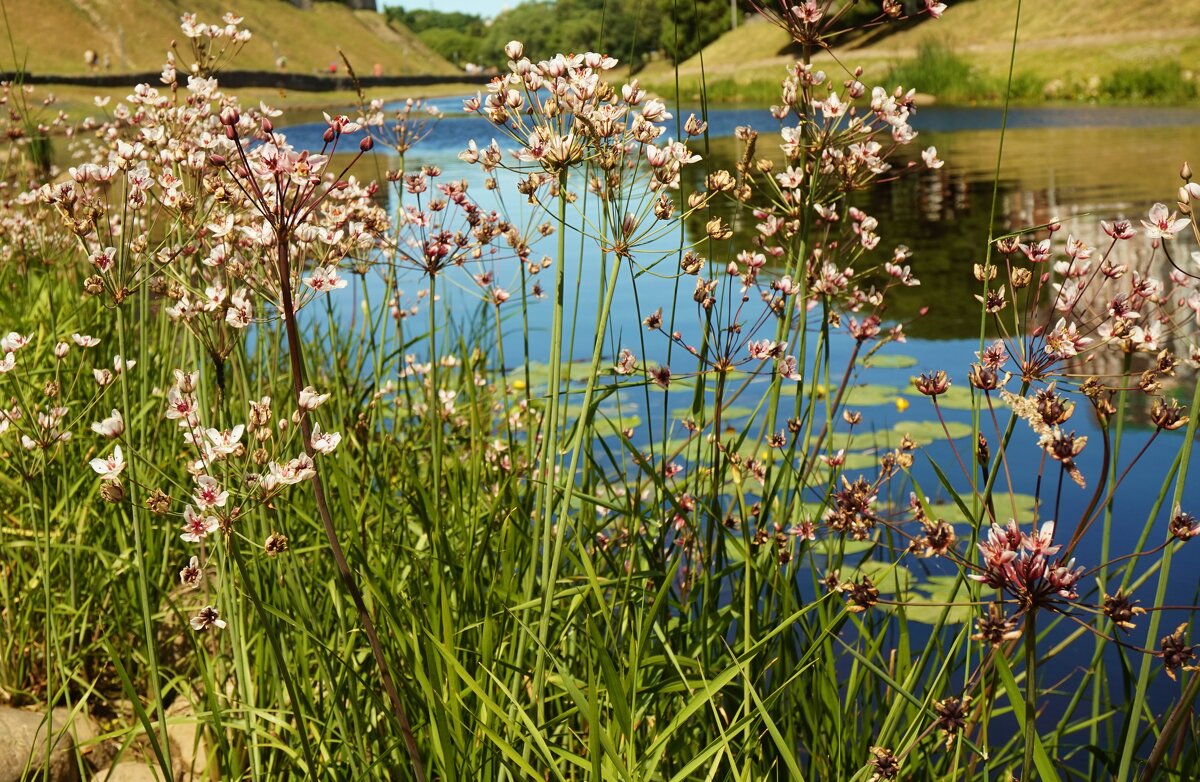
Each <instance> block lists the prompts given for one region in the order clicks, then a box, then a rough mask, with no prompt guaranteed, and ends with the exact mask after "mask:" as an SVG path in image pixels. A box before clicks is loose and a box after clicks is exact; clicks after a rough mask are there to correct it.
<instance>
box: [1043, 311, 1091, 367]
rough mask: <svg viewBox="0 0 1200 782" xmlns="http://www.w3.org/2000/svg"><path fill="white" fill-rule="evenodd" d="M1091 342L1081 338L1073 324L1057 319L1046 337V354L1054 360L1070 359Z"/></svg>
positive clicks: (1063, 319)
mask: <svg viewBox="0 0 1200 782" xmlns="http://www.w3.org/2000/svg"><path fill="white" fill-rule="evenodd" d="M1091 341H1092V340H1091V339H1089V338H1088V337H1084V336H1081V335H1080V334H1079V331H1078V329H1077V328H1076V327H1075V324H1074V323H1067V322H1066V319H1065V318H1059V319H1058V323H1056V324H1055V325H1054V328H1053V329H1052V330H1051V331H1050V333H1049V334H1047V335H1046V354H1047V355H1049V356H1053V357H1054V358H1071V357H1073V356H1077V355H1079V351H1081V350H1083V349H1084V348H1085V347H1087V345H1088V343H1090V342H1091Z"/></svg>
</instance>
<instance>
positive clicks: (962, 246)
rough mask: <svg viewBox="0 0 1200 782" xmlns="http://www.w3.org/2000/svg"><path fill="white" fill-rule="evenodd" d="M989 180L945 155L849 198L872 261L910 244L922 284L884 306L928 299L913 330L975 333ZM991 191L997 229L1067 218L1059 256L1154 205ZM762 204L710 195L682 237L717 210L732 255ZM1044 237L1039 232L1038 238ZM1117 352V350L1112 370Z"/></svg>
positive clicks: (695, 237) (1160, 266)
mask: <svg viewBox="0 0 1200 782" xmlns="http://www.w3.org/2000/svg"><path fill="white" fill-rule="evenodd" d="M961 135H967V134H961ZM939 140H940V139H939ZM773 148H774V145H773V143H772V141H771V140H770V139H768V138H767V137H765V136H764V137H762V138H760V139H759V143H758V150H759V154H760V156H764V155H765V156H772V155H771V152H772V150H773ZM740 152H741V145H740V143H739V142H737V141H735V140H734V139H732V138H719V139H712V140H710V147H709V150H708V153H707V160H708V166H707V167H704V166H693V167H691V168H690V169H689V170H688V172H687V175H688V176H689V177H690V179H691V181H689V182H686V183H685V190H684V192H691V191H692V190H698V189H703V185H704V182H703V178H704V175H705V171H704V170H703V169H705V168H707V169H708V170H717V169H726V170H729V171H732V170H733V169H734V166H735V164H736V162H737V159H738V157H739V155H740ZM780 163H782V158H781V157H777V159H776V165H777V166H778V165H779V164H780ZM903 163H904V161H903V160H902V159H899V160H897V161H896V164H897V167H899V166H900V165H903ZM992 189H993V183H992V178H991V176H990V175H986V176H985V175H984V174H983V172H982V171H963V170H960V169H956V168H954V166H953V160H952V159H951V161H950V162H948V163H947V165H946V166H944V167H943V168H941V169H938V170H927V169H922V170H921V171H919V172H914V173H910V174H906V175H903V176H900V177H899V178H897V179H895V180H893V181H890V182H884V183H881V184H879V185H877V186H876V187H875V188H874V189H872V190H870V191H868V192H865V193H861V194H859V197H858V198H857V199H856V200H855V202H854V205H855V206H857V207H859V208H860V209H863V210H865V211H866V212H867V213H869V214H871V215H872V216H874V217H875V218H877V219H878V220H879V233H880V235H881V236H882V237H883V239H882V241H881V242H880V244H879V247H878V248H877V249H876V250H875V252H874V254H873V256H872V257H871V261H872V264H873V263H875V262H877V263H880V264H882V262H883V261H884V260H887V259H888V258H889V257H890V254H891V250H892V248H894V247H895V246H896V245H899V244H903V245H906V246H908V248H909V249H910V250H911V251H912V260H911V264H912V267H913V272H914V274H915V275H916V276H917V277H918V278H919V279H920V280H921V285H920V286H919V287H916V288H903V287H901V288H896V289H893V290H892V292H891V293H890V294H889V297H888V311H887V313H886V317H888V318H891V319H894V320H897V321H906V320H908V319H911V318H914V317H916V315H917V314H918V311H919V310H920V309H921V308H922V307H929V311H928V313H927V314H926V315H925V316H924V317H923V318H918V319H917V320H915V321H914V322H912V324H911V325H910V326H907V327H906V331H908V333H910V334H911V335H912V336H914V337H919V338H923V339H932V340H937V339H960V338H971V337H975V336H978V334H979V322H980V321H979V302H978V301H977V300H976V299H975V295H976V294H977V293H979V290H980V285H979V283H978V282H977V281H976V280H975V278H974V276H973V273H972V267H973V265H974V264H976V263H982V262H983V260H984V258H985V255H986V250H987V238H988V233H989V232H988V221H989V212H990V208H991V203H992ZM1115 195H1116V194H1115V193H1114V196H1115ZM1169 195H1170V193H1168V196H1169ZM997 196H998V201H997V209H996V213H997V214H996V231H995V232H996V234H997V235H1001V234H1003V233H1006V232H1011V231H1018V230H1021V229H1022V228H1026V227H1029V226H1037V225H1043V224H1045V223H1047V222H1049V221H1050V220H1051V219H1052V218H1057V219H1059V220H1060V221H1061V222H1062V223H1063V231H1062V232H1061V233H1060V234H1057V235H1056V237H1055V239H1056V252H1055V258H1059V257H1062V252H1061V251H1060V250H1059V248H1058V247H1057V245H1060V244H1061V243H1062V242H1063V241H1065V239H1066V234H1067V233H1073V234H1074V235H1075V236H1076V237H1078V238H1079V239H1082V240H1083V241H1084V242H1086V243H1087V244H1089V245H1091V246H1092V247H1093V248H1095V251H1096V255H1095V257H1097V258H1098V257H1099V256H1100V255H1101V254H1102V253H1103V250H1104V249H1105V248H1107V247H1108V244H1109V241H1110V240H1109V238H1108V237H1107V236H1105V235H1104V233H1103V232H1102V231H1101V229H1100V220H1112V219H1115V218H1117V217H1124V218H1134V224H1135V225H1137V220H1136V218H1137V217H1140V216H1142V215H1144V214H1145V211H1146V209H1147V208H1148V207H1149V205H1150V204H1149V203H1133V202H1129V201H1122V200H1117V199H1116V198H1104V197H1102V196H1101V197H1097V196H1096V195H1095V194H1094V193H1091V194H1089V193H1088V192H1087V191H1086V190H1073V189H1071V188H1069V187H1057V186H1047V187H1036V188H1028V187H1021V184H1020V183H1019V182H1018V181H1016V180H1014V179H1012V178H1002V179H1001V180H1000V184H999V188H998V192H997ZM677 197H678V196H677ZM766 203H767V202H766V200H765V197H764V196H760V195H758V194H757V193H756V194H755V196H754V197H752V198H751V201H750V203H749V204H747V205H740V204H737V203H735V202H733V201H732V200H729V199H725V200H717V201H714V202H713V206H712V213H711V214H709V213H707V212H704V211H698V212H695V213H693V214H692V215H691V216H690V217H689V218H688V219H687V221H686V232H687V239H688V241H689V242H701V247H702V248H703V247H705V246H706V245H705V244H703V242H704V240H705V223H706V222H707V221H708V219H710V217H711V216H713V215H719V216H721V217H722V218H724V219H725V220H726V221H727V222H728V223H729V225H730V226H731V227H732V228H733V229H734V236H733V238H732V239H731V240H729V242H728V243H726V244H725V245H724V246H718V247H719V250H720V251H719V252H716V251H714V253H713V255H714V257H712V258H710V260H712V261H713V262H715V263H718V264H719V265H720V266H721V267H723V266H724V265H725V263H726V262H727V261H728V260H729V258H731V257H733V256H734V255H736V254H737V252H739V251H741V250H743V249H746V248H748V247H750V246H751V243H752V241H753V240H754V238H755V236H757V231H756V229H755V224H756V221H755V219H754V216H753V214H752V210H753V208H754V207H756V206H762V205H765V204H766ZM677 206H678V204H677ZM1042 237H1044V234H1042V235H1041V236H1040V237H1039V238H1042ZM1172 249H1173V250H1174V252H1175V253H1176V256H1177V257H1176V260H1177V262H1184V261H1186V260H1187V259H1188V257H1189V252H1188V251H1189V250H1190V249H1191V248H1190V245H1187V246H1184V245H1183V244H1181V245H1180V246H1179V247H1176V248H1172ZM1147 252H1148V247H1147V242H1145V241H1144V240H1143V239H1142V237H1141V236H1140V235H1139V236H1138V237H1136V238H1135V239H1134V240H1131V241H1127V242H1122V243H1120V244H1118V246H1117V248H1116V249H1115V250H1114V252H1113V256H1112V260H1113V261H1114V262H1115V263H1123V264H1127V265H1128V266H1129V267H1130V268H1131V269H1132V268H1139V264H1140V263H1143V262H1144V259H1145V257H1146V253H1147ZM1160 259H1161V256H1160ZM997 260H999V259H998V258H997ZM868 265H869V264H868V263H865V262H864V263H860V264H858V267H859V268H860V269H865V268H866V267H867V266H868ZM1169 270H1170V269H1169V266H1168V265H1167V263H1166V261H1165V259H1161V263H1156V266H1155V268H1154V269H1153V270H1152V273H1153V274H1154V275H1155V276H1157V277H1158V278H1159V279H1160V280H1163V281H1164V282H1166V283H1167V284H1168V285H1169V284H1170V283H1169V281H1168V280H1167V273H1168V272H1169ZM1048 297H1049V294H1047V299H1046V301H1044V302H1043V304H1044V307H1045V309H1046V312H1045V313H1044V317H1049V315H1050V312H1049V306H1050V304H1051V302H1050V301H1049V298H1048ZM1175 347H1179V348H1182V346H1175ZM1097 360H1099V359H1097ZM1119 360H1120V359H1119V357H1117V361H1118V365H1117V366H1116V369H1117V370H1118V371H1119Z"/></svg>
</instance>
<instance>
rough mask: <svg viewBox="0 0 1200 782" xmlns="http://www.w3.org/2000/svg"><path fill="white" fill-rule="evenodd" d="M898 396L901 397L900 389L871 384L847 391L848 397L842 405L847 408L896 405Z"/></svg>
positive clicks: (846, 396)
mask: <svg viewBox="0 0 1200 782" xmlns="http://www.w3.org/2000/svg"><path fill="white" fill-rule="evenodd" d="M905 393H907V392H905ZM898 396H900V389H899V388H897V387H895V386H884V385H870V384H868V385H861V386H851V387H850V388H847V389H846V395H845V396H844V397H843V398H842V405H843V406H846V407H876V406H878V405H890V404H894V403H895V401H896V397H898Z"/></svg>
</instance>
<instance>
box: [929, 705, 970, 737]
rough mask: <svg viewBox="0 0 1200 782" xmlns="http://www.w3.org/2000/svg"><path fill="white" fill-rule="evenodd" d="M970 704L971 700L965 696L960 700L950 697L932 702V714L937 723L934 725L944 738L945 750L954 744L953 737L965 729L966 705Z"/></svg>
mask: <svg viewBox="0 0 1200 782" xmlns="http://www.w3.org/2000/svg"><path fill="white" fill-rule="evenodd" d="M970 702H971V699H970V697H967V696H964V697H963V698H962V700H959V699H958V698H954V697H950V698H943V699H942V700H940V701H934V702H933V713H934V714H936V715H937V721H936V722H935V723H934V724H935V725H936V726H937V729H938V730H939V731H940V732H941V734H942V735H943V736H945V737H946V749H949V748H950V745H951V744H953V743H954V737H955V736H956V735H958V733H959V732H961V731H962V729H963V728H964V727H966V724H967V705H968V704H970Z"/></svg>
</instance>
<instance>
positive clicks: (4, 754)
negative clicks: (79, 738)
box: [0, 707, 79, 782]
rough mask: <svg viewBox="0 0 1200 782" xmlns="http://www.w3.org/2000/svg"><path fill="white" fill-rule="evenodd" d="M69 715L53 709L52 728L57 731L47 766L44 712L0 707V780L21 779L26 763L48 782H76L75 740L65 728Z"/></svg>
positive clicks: (16, 780)
mask: <svg viewBox="0 0 1200 782" xmlns="http://www.w3.org/2000/svg"><path fill="white" fill-rule="evenodd" d="M68 716H69V714H68V712H67V711H66V710H65V709H62V710H59V709H55V714H54V724H53V732H54V733H55V734H58V735H57V738H56V741H55V743H54V747H53V749H52V751H51V753H50V767H49V769H48V770H47V769H45V768H44V764H45V762H46V740H47V731H46V715H45V713H44V712H36V711H25V710H24V709H13V708H8V707H0V782H20V780H21V777H22V774H23V773H24V771H25V769H26V767H28V768H29V770H30V771H31V772H33V774H32V776H33V777H35V778H38V779H45V780H48V782H78V781H79V767H78V766H77V765H76V763H75V751H74V749H75V740H74V739H73V738H72V737H71V732H70V730H64V728H67V717H68Z"/></svg>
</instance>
